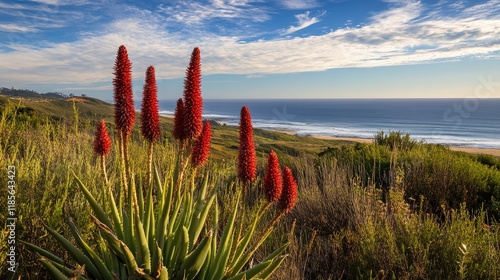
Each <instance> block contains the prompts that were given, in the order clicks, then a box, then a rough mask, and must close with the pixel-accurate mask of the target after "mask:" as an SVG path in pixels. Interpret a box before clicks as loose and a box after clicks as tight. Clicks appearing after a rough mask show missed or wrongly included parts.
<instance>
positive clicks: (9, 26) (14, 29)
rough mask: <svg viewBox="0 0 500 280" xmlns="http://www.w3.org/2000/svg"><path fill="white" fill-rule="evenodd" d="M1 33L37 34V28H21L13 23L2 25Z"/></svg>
mask: <svg viewBox="0 0 500 280" xmlns="http://www.w3.org/2000/svg"><path fill="white" fill-rule="evenodd" d="M0 31H5V32H23V33H24V32H36V31H37V29H36V28H31V27H26V26H21V25H17V24H13V23H5V24H0Z"/></svg>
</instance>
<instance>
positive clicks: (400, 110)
mask: <svg viewBox="0 0 500 280" xmlns="http://www.w3.org/2000/svg"><path fill="white" fill-rule="evenodd" d="M244 105H245V106H247V107H248V108H249V109H250V112H251V114H252V123H253V126H254V127H255V128H263V129H271V130H286V131H290V132H293V133H296V134H298V135H324V136H336V137H355V138H373V136H374V135H375V134H376V133H378V132H379V131H382V130H383V131H385V132H389V131H402V132H405V133H410V135H411V136H412V138H414V139H418V140H424V141H426V142H427V143H439V144H445V145H450V146H459V147H470V148H496V149H500V99H476V98H470V99H301V100H297V99H290V100H283V99H280V100H268V99H266V100H204V108H203V112H204V118H207V119H212V120H217V121H219V122H221V123H225V124H227V125H234V126H236V125H238V122H239V112H240V109H241V107H242V106H244ZM159 106H160V113H161V114H173V112H174V109H175V101H173V100H161V101H160V102H159Z"/></svg>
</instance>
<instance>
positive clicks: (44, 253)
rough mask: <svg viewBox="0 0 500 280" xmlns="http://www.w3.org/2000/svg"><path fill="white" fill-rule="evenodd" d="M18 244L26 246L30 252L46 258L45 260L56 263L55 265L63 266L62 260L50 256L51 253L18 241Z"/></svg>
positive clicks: (52, 255)
mask: <svg viewBox="0 0 500 280" xmlns="http://www.w3.org/2000/svg"><path fill="white" fill-rule="evenodd" d="M19 242H21V243H23V244H24V245H26V246H28V247H29V248H30V249H31V250H33V251H36V252H37V253H39V254H40V255H42V256H44V257H46V258H47V259H49V260H51V261H53V262H56V263H59V264H64V260H63V259H61V258H59V257H58V256H56V255H54V254H52V253H51V252H49V251H47V250H44V249H42V248H40V247H38V246H36V245H34V244H31V243H28V242H24V241H22V240H19Z"/></svg>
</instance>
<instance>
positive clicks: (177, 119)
mask: <svg viewBox="0 0 500 280" xmlns="http://www.w3.org/2000/svg"><path fill="white" fill-rule="evenodd" d="M183 124H184V102H183V101H182V98H179V100H177V106H176V107H175V113H174V138H175V139H178V140H184V139H186V137H185V136H184V126H183Z"/></svg>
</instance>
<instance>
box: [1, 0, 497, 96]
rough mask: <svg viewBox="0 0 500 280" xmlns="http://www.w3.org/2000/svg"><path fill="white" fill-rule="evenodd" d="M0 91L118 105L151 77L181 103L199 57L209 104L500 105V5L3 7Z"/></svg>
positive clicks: (401, 0) (79, 1) (365, 1)
mask: <svg viewBox="0 0 500 280" xmlns="http://www.w3.org/2000/svg"><path fill="white" fill-rule="evenodd" d="M0 37H1V38H2V40H0V86H4V87H16V88H28V89H34V90H37V91H40V92H46V91H61V92H63V93H71V92H72V93H75V94H82V93H85V94H87V95H89V96H95V97H98V98H102V99H106V100H111V99H112V78H113V76H112V72H113V69H112V68H113V63H114V59H115V56H116V51H117V49H118V47H119V46H120V45H121V44H124V45H126V46H127V49H128V51H129V56H130V59H131V61H132V64H133V78H134V93H135V97H136V99H140V95H141V92H142V86H143V79H144V73H145V71H146V68H147V67H148V66H149V65H154V66H155V67H156V70H157V72H156V75H157V79H158V85H159V98H161V99H176V98H178V97H179V96H180V95H181V93H182V86H183V77H184V72H185V69H186V66H187V65H188V62H189V56H190V53H191V51H192V49H193V47H195V46H199V47H200V49H201V52H202V73H203V95H204V97H205V98H235V99H238V98H242V99H247V98H407V97H458V98H471V97H496V98H500V0H474V1H472V0H469V1H466V0H464V1H457V0H433V1H430V0H429V1H427V0H426V1H416V0H331V1H319V0H318V1H314V0H288V1H287V0H273V1H262V0H256V1H251V0H208V1H188V0H163V1H159V0H153V1H131V0H121V1H118V0H104V1H89V0H34V1H11V0H9V1H0Z"/></svg>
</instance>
